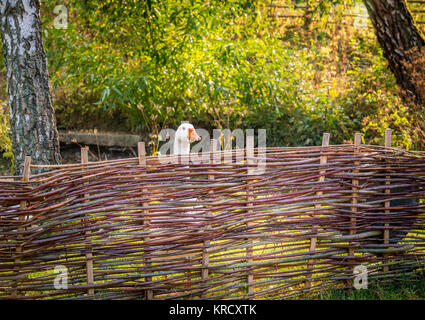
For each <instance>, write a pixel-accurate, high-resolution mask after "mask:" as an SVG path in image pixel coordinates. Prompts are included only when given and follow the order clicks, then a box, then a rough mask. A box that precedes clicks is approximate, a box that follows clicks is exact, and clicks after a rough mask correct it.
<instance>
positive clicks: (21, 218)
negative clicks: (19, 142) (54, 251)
mask: <svg viewBox="0 0 425 320" xmlns="http://www.w3.org/2000/svg"><path fill="white" fill-rule="evenodd" d="M30 169H31V157H29V156H26V157H25V161H24V171H23V173H22V182H29V181H30ZM27 206H28V202H27V201H26V200H22V201H21V202H20V204H19V209H20V210H25V209H26V208H27ZM25 220H26V216H24V215H20V216H19V223H20V224H21V223H25ZM23 231H25V228H23V227H18V240H20V238H22V235H20V233H21V232H23ZM23 252H24V247H23V246H22V245H19V246H18V247H17V248H16V253H17V255H18V256H19V255H20V254H21V253H23ZM20 262H21V258H20V257H18V258H16V259H15V265H16V264H18V263H20ZM15 270H16V274H19V268H18V267H17V266H16V267H15ZM15 285H16V286H18V282H15ZM17 295H18V289H16V290H13V291H12V296H13V297H16V296H17Z"/></svg>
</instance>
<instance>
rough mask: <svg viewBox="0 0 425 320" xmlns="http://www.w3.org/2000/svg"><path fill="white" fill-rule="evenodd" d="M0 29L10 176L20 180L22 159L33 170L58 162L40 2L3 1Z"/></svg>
mask: <svg viewBox="0 0 425 320" xmlns="http://www.w3.org/2000/svg"><path fill="white" fill-rule="evenodd" d="M0 29H1V37H2V43H3V54H4V61H5V69H6V79H7V93H8V96H9V105H10V125H11V135H12V140H13V151H14V159H15V160H14V161H15V163H14V165H15V174H21V173H22V163H23V161H24V158H25V156H27V155H28V156H31V158H32V160H33V163H36V164H56V163H58V162H59V160H60V153H59V140H58V133H57V130H56V120H55V112H54V109H53V103H52V95H51V92H50V87H49V73H48V68H47V60H46V54H45V51H44V47H43V44H42V38H41V34H42V32H41V31H42V30H41V21H40V2H39V1H38V0H2V1H1V2H0Z"/></svg>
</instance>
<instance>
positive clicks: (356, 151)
mask: <svg viewBox="0 0 425 320" xmlns="http://www.w3.org/2000/svg"><path fill="white" fill-rule="evenodd" d="M361 144H362V134H361V133H360V132H357V133H356V134H355V135H354V150H353V152H354V155H355V156H357V155H358V154H359V153H360V146H361ZM359 166H360V161H359V160H355V161H354V167H355V169H354V170H353V173H354V174H356V173H359V169H358V167H359ZM351 183H352V185H353V187H352V188H351V190H352V191H353V194H352V198H351V204H352V205H353V206H352V207H351V214H350V231H349V234H350V235H354V234H356V225H357V218H356V214H357V211H358V210H357V204H358V202H359V194H358V192H359V180H358V179H352V181H351ZM349 244H350V246H349V247H348V256H349V258H351V257H354V247H352V246H351V245H352V242H351V241H349ZM350 270H351V269H350ZM351 271H353V270H351ZM349 279H350V280H348V281H347V284H348V285H349V286H350V287H351V286H352V280H351V278H349Z"/></svg>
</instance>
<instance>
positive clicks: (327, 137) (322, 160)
mask: <svg viewBox="0 0 425 320" xmlns="http://www.w3.org/2000/svg"><path fill="white" fill-rule="evenodd" d="M329 140H330V134H329V133H327V132H325V133H324V134H323V138H322V152H323V151H324V150H325V149H324V148H326V147H328V146H329ZM327 162H328V157H327V156H324V155H321V156H320V164H321V165H324V164H326V163H327ZM325 173H326V170H321V171H320V177H319V182H320V183H322V182H324V181H325V178H326V177H325V175H324V174H325ZM322 195H323V191H318V192H316V196H318V197H320V196H322ZM321 207H322V205H321V204H316V205H314V208H315V209H319V210H320V209H321ZM313 230H314V229H313ZM316 246H317V237H311V238H310V252H311V251H315V250H316ZM313 262H314V261H313V259H310V260H308V261H307V272H308V275H307V281H306V282H305V288H306V289H310V288H311V271H310V266H311V265H312V264H313Z"/></svg>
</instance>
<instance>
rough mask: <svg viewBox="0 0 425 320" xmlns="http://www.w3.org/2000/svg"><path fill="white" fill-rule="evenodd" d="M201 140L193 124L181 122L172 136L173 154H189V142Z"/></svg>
mask: <svg viewBox="0 0 425 320" xmlns="http://www.w3.org/2000/svg"><path fill="white" fill-rule="evenodd" d="M199 140H201V137H199V135H198V133H197V132H196V131H195V128H194V127H193V125H191V124H190V123H188V122H184V123H182V124H181V125H180V126H179V127H178V128H177V131H176V134H175V136H174V154H189V153H190V144H191V143H192V142H195V141H199Z"/></svg>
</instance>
